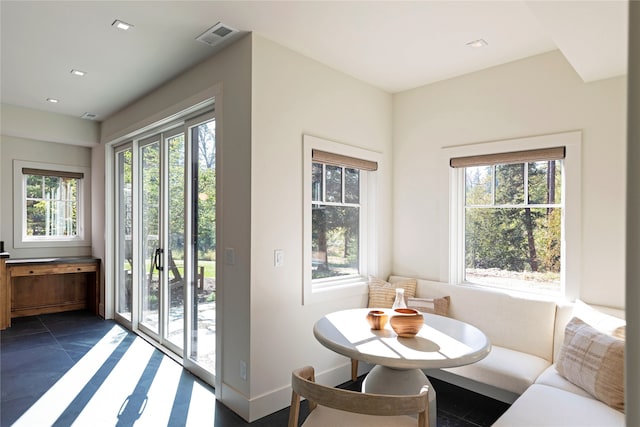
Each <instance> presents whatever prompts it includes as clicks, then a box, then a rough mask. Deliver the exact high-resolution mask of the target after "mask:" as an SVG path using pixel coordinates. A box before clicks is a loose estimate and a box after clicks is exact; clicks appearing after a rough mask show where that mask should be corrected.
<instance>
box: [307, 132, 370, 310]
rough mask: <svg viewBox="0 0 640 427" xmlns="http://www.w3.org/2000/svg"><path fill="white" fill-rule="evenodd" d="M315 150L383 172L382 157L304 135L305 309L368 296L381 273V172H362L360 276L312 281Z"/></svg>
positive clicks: (360, 149) (365, 150)
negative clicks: (374, 278)
mask: <svg viewBox="0 0 640 427" xmlns="http://www.w3.org/2000/svg"><path fill="white" fill-rule="evenodd" d="M314 149H317V150H322V151H328V152H331V153H336V154H341V155H344V156H349V157H355V158H359V159H363V160H369V161H372V162H377V163H378V170H380V169H381V162H382V155H381V154H380V153H378V152H375V151H371V150H367V149H364V148H359V147H354V146H350V145H346V144H341V143H337V142H333V141H329V140H326V139H322V138H318V137H314V136H311V135H303V165H304V166H303V180H302V181H303V203H304V207H303V229H304V231H303V247H302V252H303V256H302V262H303V268H302V271H303V280H302V282H303V291H302V303H303V305H307V304H314V303H318V302H324V301H330V300H336V299H341V298H345V297H349V296H354V295H364V294H366V293H367V292H368V276H369V275H373V276H375V275H377V273H378V236H379V235H380V230H379V222H378V221H377V215H376V212H377V209H378V203H377V188H378V177H377V173H379V172H366V171H362V172H361V187H360V189H361V196H364V197H362V199H361V202H360V209H361V212H362V213H364V215H362V219H363V220H362V221H361V222H360V274H359V275H358V276H349V277H347V278H331V279H319V280H315V281H314V280H312V278H311V274H312V273H311V261H312V256H311V246H312V242H311V226H312V224H311V220H312V212H311V197H312V195H311V165H312V151H313V150H314Z"/></svg>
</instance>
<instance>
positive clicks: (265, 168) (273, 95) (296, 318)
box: [234, 36, 392, 419]
mask: <svg viewBox="0 0 640 427" xmlns="http://www.w3.org/2000/svg"><path fill="white" fill-rule="evenodd" d="M253 47H254V49H253V92H252V155H251V157H252V166H251V182H252V184H251V194H252V196H251V205H252V214H251V230H252V233H251V307H250V308H251V364H250V366H251V371H250V383H251V397H252V399H254V400H253V402H252V412H251V418H252V419H255V418H258V417H261V416H263V415H266V414H268V413H270V412H273V411H274V410H276V409H278V408H281V407H285V406H288V405H289V403H290V398H291V396H290V391H289V384H290V381H291V370H292V369H294V368H296V367H300V366H304V365H305V364H312V365H314V367H315V368H316V370H317V372H319V373H321V375H322V374H326V375H328V376H330V375H335V378H339V379H338V380H336V382H335V383H336V384H337V383H338V382H343V381H344V380H345V379H346V378H348V375H349V374H348V370H347V366H346V365H347V359H345V358H344V357H341V356H338V355H337V354H335V353H333V352H331V351H330V350H327V349H325V348H324V347H322V346H321V345H320V344H319V343H318V342H317V341H316V340H315V338H314V337H313V333H312V330H313V323H314V322H315V321H316V320H318V318H320V317H321V316H322V315H324V314H326V313H328V312H331V311H335V310H339V309H343V308H351V307H353V306H357V305H361V304H363V303H364V301H366V296H365V295H360V296H356V297H352V298H347V299H342V300H340V299H338V300H333V301H327V302H322V303H320V302H318V303H314V304H310V305H309V304H306V305H304V306H303V305H301V301H302V277H303V270H302V268H303V253H302V250H303V234H302V233H303V224H302V220H303V200H302V191H303V189H302V182H303V180H302V173H303V164H302V159H303V150H302V148H303V144H302V137H303V134H309V135H314V136H318V137H322V138H325V139H328V140H331V141H336V142H341V143H345V144H349V145H354V146H358V147H363V148H367V149H370V150H373V151H377V152H380V153H382V155H383V161H382V162H381V163H382V164H383V165H384V166H381V169H380V170H379V171H378V172H377V174H378V184H379V188H380V200H379V206H380V209H379V211H378V212H377V216H378V220H379V221H380V225H381V228H380V229H381V230H382V231H381V234H380V235H379V236H378V238H379V239H380V241H379V248H380V254H379V258H380V273H381V275H383V276H385V277H386V276H387V275H388V274H389V272H390V256H391V254H390V242H391V229H390V218H391V204H390V200H391V199H390V197H391V196H390V195H391V193H390V191H391V171H390V170H389V168H388V165H389V164H390V160H391V150H392V148H391V132H392V127H391V95H389V94H387V93H385V92H383V91H381V90H379V89H375V88H373V87H371V86H369V85H367V84H364V83H362V82H360V81H358V80H355V79H353V78H351V77H349V76H346V75H344V74H342V73H339V72H337V71H335V70H333V69H330V68H328V67H326V66H324V65H322V64H319V63H317V62H315V61H313V60H311V59H309V58H306V57H303V56H301V55H299V54H297V53H294V52H292V51H290V50H288V49H286V48H284V47H282V46H280V45H277V44H275V43H273V42H270V41H268V40H266V39H263V38H261V37H258V36H254V46H253ZM275 249H282V250H284V253H285V256H284V259H285V262H284V265H283V266H282V267H278V268H276V267H274V265H273V257H274V254H273V253H274V250H275ZM234 368H235V370H236V371H237V370H238V368H237V367H234ZM328 372H331V373H332V374H330V373H328ZM236 375H237V374H236ZM328 380H329V381H331V379H328Z"/></svg>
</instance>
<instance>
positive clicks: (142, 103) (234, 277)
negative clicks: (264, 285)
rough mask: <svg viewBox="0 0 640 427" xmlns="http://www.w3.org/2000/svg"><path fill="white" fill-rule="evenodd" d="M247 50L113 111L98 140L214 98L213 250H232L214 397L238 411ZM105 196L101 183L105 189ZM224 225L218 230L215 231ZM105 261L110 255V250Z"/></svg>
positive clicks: (246, 220) (246, 205)
mask: <svg viewBox="0 0 640 427" xmlns="http://www.w3.org/2000/svg"><path fill="white" fill-rule="evenodd" d="M251 49H252V38H251V36H246V37H244V38H243V39H241V40H239V41H237V42H236V43H235V44H233V45H231V46H229V47H227V48H226V49H224V50H223V51H221V52H220V53H218V54H217V55H215V56H213V57H212V58H210V59H208V60H206V61H204V62H203V63H201V64H199V65H197V66H196V67H194V68H192V69H190V70H189V71H187V72H185V73H183V74H182V75H180V76H179V77H177V78H176V79H174V80H172V81H170V82H168V83H166V84H165V85H163V86H161V87H160V88H158V89H157V90H155V91H153V92H152V93H150V94H149V95H147V96H145V97H144V98H142V99H140V100H138V101H137V102H135V103H133V104H131V105H130V106H129V107H127V108H125V109H124V110H122V111H120V112H118V113H116V114H114V115H113V116H111V117H110V118H109V119H107V120H105V121H104V122H103V124H102V136H101V140H102V142H103V143H109V142H112V141H114V140H122V139H125V138H126V136H127V135H129V134H131V133H132V132H135V131H137V130H139V129H141V128H144V127H145V126H149V125H152V124H153V123H155V122H158V121H160V120H163V119H166V118H167V117H171V116H172V115H174V114H176V113H179V112H180V111H182V110H184V109H185V108H188V107H191V106H193V105H194V104H196V103H198V102H202V101H204V100H205V99H206V98H208V97H210V96H212V94H215V95H216V120H217V124H216V134H217V138H218V151H217V156H218V157H219V158H220V159H221V162H222V166H221V168H219V169H218V193H217V200H218V202H219V203H218V209H219V210H218V212H217V218H218V227H219V228H218V235H217V248H218V251H220V253H222V251H223V250H224V248H234V250H235V254H236V256H235V264H234V265H224V264H223V263H222V261H221V259H222V257H218V264H217V277H218V282H217V283H216V289H217V298H218V302H219V304H218V305H217V310H216V311H217V313H216V316H217V317H216V324H217V331H218V332H219V333H218V334H217V336H216V339H217V383H216V386H217V389H216V396H217V397H218V399H221V400H222V401H223V402H224V403H225V404H227V405H228V406H230V407H232V408H234V409H235V410H236V411H238V412H239V413H241V414H244V413H245V412H246V409H247V408H248V402H249V399H250V397H251V394H250V389H249V383H248V382H247V381H242V380H241V379H240V376H239V361H240V360H245V361H249V360H250V359H251V355H250V351H251V349H250V333H251V331H250V324H249V322H250V318H251V315H250V312H249V310H248V307H250V300H249V298H250V281H249V278H250V271H251V266H250V254H251V246H250V245H251V224H250V218H251V173H250V170H251ZM102 192H103V194H102V196H103V199H104V188H102ZM220 227H222V228H220ZM107 258H109V254H107Z"/></svg>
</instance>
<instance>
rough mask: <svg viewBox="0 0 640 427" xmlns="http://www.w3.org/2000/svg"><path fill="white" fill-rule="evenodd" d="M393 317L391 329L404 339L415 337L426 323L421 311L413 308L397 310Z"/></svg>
mask: <svg viewBox="0 0 640 427" xmlns="http://www.w3.org/2000/svg"><path fill="white" fill-rule="evenodd" d="M393 311H394V315H393V316H391V319H390V322H391V328H392V329H393V330H394V331H395V333H396V334H398V336H399V337H402V338H411V337H414V336H415V335H416V334H417V333H418V332H420V329H422V325H423V323H424V318H423V316H422V314H420V312H419V311H417V310H414V309H412V308H396V309H395V310H393Z"/></svg>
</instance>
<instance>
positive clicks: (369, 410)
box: [289, 366, 429, 427]
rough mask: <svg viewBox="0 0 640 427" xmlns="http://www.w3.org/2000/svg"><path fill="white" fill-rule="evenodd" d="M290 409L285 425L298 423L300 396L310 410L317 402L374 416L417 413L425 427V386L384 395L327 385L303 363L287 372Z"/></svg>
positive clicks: (420, 424) (426, 399)
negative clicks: (411, 392) (411, 391)
mask: <svg viewBox="0 0 640 427" xmlns="http://www.w3.org/2000/svg"><path fill="white" fill-rule="evenodd" d="M291 388H292V390H293V392H292V394H291V409H290V412H289V427H297V426H298V417H299V415H300V398H301V397H305V398H306V399H307V400H308V401H309V409H310V410H311V411H313V410H314V409H315V408H316V406H317V405H320V406H326V407H328V408H332V409H338V410H341V411H346V412H353V413H358V414H365V415H374V416H398V415H416V414H417V415H418V418H417V419H416V422H417V424H416V425H417V426H418V427H428V425H429V424H428V423H429V400H428V387H427V386H425V387H424V388H423V389H422V390H421V392H420V394H415V395H386V394H371V393H360V392H357V391H350V390H344V389H340V388H334V387H327V386H324V385H321V384H317V383H316V382H315V374H314V369H313V367H311V366H305V367H303V368H300V369H296V370H294V371H293V373H292V375H291Z"/></svg>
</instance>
